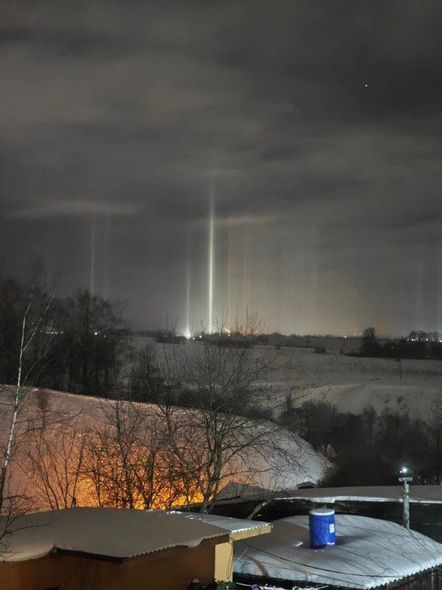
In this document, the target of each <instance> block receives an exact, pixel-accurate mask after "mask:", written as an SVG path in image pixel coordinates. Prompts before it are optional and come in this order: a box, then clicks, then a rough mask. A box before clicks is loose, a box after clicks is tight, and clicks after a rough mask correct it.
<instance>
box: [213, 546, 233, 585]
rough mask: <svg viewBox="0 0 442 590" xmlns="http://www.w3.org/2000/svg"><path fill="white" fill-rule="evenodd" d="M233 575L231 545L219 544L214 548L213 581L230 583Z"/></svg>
mask: <svg viewBox="0 0 442 590" xmlns="http://www.w3.org/2000/svg"><path fill="white" fill-rule="evenodd" d="M232 575H233V543H232V541H229V542H227V543H220V544H219V545H217V546H216V547H215V580H216V581H226V582H227V581H231V580H232Z"/></svg>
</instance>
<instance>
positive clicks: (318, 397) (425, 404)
mask: <svg viewBox="0 0 442 590" xmlns="http://www.w3.org/2000/svg"><path fill="white" fill-rule="evenodd" d="M304 394H305V397H304V398H303V399H302V400H300V401H301V402H303V401H307V400H308V401H312V400H315V401H327V402H330V403H332V404H334V405H335V406H336V407H337V409H338V410H340V411H341V412H351V413H353V414H360V413H361V412H362V411H363V410H364V408H367V407H368V406H371V407H373V408H374V409H375V410H376V411H377V412H382V411H383V410H386V409H387V410H389V411H392V412H399V413H407V412H408V413H409V414H410V416H413V417H415V418H422V419H423V420H429V419H430V418H431V416H432V413H433V409H434V406H435V404H436V403H438V402H439V401H440V399H441V390H440V388H439V389H437V388H434V387H424V386H422V387H418V386H415V385H388V384H384V383H348V384H347V383H346V384H341V385H323V386H320V387H313V388H306V389H305V390H304Z"/></svg>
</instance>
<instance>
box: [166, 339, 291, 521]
mask: <svg viewBox="0 0 442 590" xmlns="http://www.w3.org/2000/svg"><path fill="white" fill-rule="evenodd" d="M181 350H182V349H179V348H175V349H174V352H173V355H174V358H173V359H172V360H171V359H170V358H168V359H167V361H166V362H164V363H163V370H164V371H165V380H166V379H169V380H170V372H174V371H175V372H176V374H175V376H174V378H173V379H172V381H174V382H175V383H177V382H180V384H181V391H182V393H181V395H180V396H179V397H178V398H177V397H176V395H172V396H167V395H166V396H165V398H164V399H163V400H161V401H160V402H159V408H160V411H161V412H162V415H163V416H164V419H165V421H166V424H167V427H168V435H169V444H170V445H171V447H172V448H173V451H174V453H175V455H176V457H177V460H178V461H179V463H180V469H181V472H182V474H183V476H182V477H183V479H189V480H191V481H192V482H193V483H194V485H196V488H197V490H198V495H199V497H200V499H201V510H202V511H207V510H209V508H210V504H211V502H212V501H213V500H214V498H216V496H217V494H218V492H219V490H220V486H221V484H222V483H223V482H224V481H228V480H229V479H233V478H235V479H237V480H240V481H246V480H250V476H251V475H252V473H255V475H256V472H257V471H258V470H259V469H265V467H262V466H263V464H264V463H265V462H263V461H260V458H263V457H275V455H278V456H279V459H280V460H281V459H282V458H283V459H284V460H285V461H286V464H287V466H288V465H289V463H290V462H292V464H293V462H297V461H298V459H299V457H293V456H292V457H290V456H289V455H288V454H287V453H285V451H284V449H282V448H281V447H280V446H279V445H278V431H279V427H278V426H276V425H275V424H274V423H273V422H271V421H268V420H263V419H261V420H259V419H251V417H250V416H251V415H253V414H254V412H255V405H256V403H257V399H258V397H259V393H260V392H259V384H260V383H263V382H264V381H265V376H266V372H267V370H268V368H269V359H268V358H267V357H264V356H260V355H259V354H257V353H256V352H255V351H254V350H253V349H250V348H243V347H235V346H218V345H217V344H216V343H210V342H204V343H202V344H201V345H200V346H198V347H197V348H196V349H195V348H192V349H191V350H190V351H188V350H187V349H185V351H184V352H181ZM173 355H172V356H173ZM184 474H186V476H184Z"/></svg>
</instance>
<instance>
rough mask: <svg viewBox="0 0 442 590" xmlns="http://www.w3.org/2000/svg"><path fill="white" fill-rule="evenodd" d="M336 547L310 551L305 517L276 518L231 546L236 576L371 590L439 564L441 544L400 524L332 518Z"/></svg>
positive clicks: (375, 520) (362, 518)
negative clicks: (266, 531)
mask: <svg viewBox="0 0 442 590" xmlns="http://www.w3.org/2000/svg"><path fill="white" fill-rule="evenodd" d="M336 531H337V544H336V545H335V546H328V547H325V548H324V549H311V548H310V542H309V525H308V516H293V517H290V518H284V519H281V520H277V521H275V522H274V523H273V530H272V532H271V533H270V534H268V535H264V536H263V537H257V538H254V539H250V540H248V541H246V542H241V543H238V544H237V545H236V546H235V561H234V572H235V573H237V574H240V573H241V574H251V575H254V576H259V577H264V578H265V577H268V578H274V579H276V580H278V579H279V580H290V581H296V582H308V583H312V584H321V585H322V584H327V585H332V586H341V587H345V588H374V587H376V586H381V585H384V584H390V583H392V582H395V581H398V580H401V579H402V578H405V577H407V576H411V575H414V574H417V573H419V572H422V571H425V570H428V569H431V568H434V567H436V566H438V565H440V564H442V545H440V544H439V543H436V542H435V541H432V540H431V539H429V538H427V537H425V536H424V535H421V534H419V533H416V532H414V531H409V530H407V529H405V528H403V527H402V526H400V525H397V524H394V523H391V522H387V521H384V520H379V519H375V518H367V517H363V516H350V515H337V516H336Z"/></svg>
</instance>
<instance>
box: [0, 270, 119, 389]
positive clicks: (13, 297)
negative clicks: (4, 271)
mask: <svg viewBox="0 0 442 590" xmlns="http://www.w3.org/2000/svg"><path fill="white" fill-rule="evenodd" d="M26 315H27V324H26V330H27V332H28V333H29V332H32V331H35V336H34V338H33V339H32V345H31V346H30V347H28V348H27V349H26V350H25V355H24V363H23V383H24V384H28V385H32V386H34V387H47V388H53V389H59V390H62V391H69V392H73V393H88V394H90V395H98V396H102V395H109V394H110V393H111V392H112V391H113V390H114V388H115V386H116V384H117V383H118V376H119V374H120V371H121V368H122V363H123V357H124V355H125V354H126V353H127V350H128V347H127V342H128V332H127V329H126V325H125V322H124V319H123V307H122V305H121V304H119V303H115V302H110V301H107V300H105V299H103V298H101V297H97V296H93V295H91V294H90V293H89V292H88V291H78V292H77V293H76V294H75V295H73V296H71V297H56V296H55V295H54V294H53V293H52V292H51V290H50V289H48V288H47V287H46V285H45V283H44V281H43V280H42V279H40V278H39V277H36V276H34V278H33V280H32V281H31V282H30V283H29V284H21V283H19V282H18V281H16V280H14V279H11V278H0V383H2V384H15V383H16V380H17V371H18V364H19V352H20V347H21V337H22V329H23V320H24V318H25V316H26Z"/></svg>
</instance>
